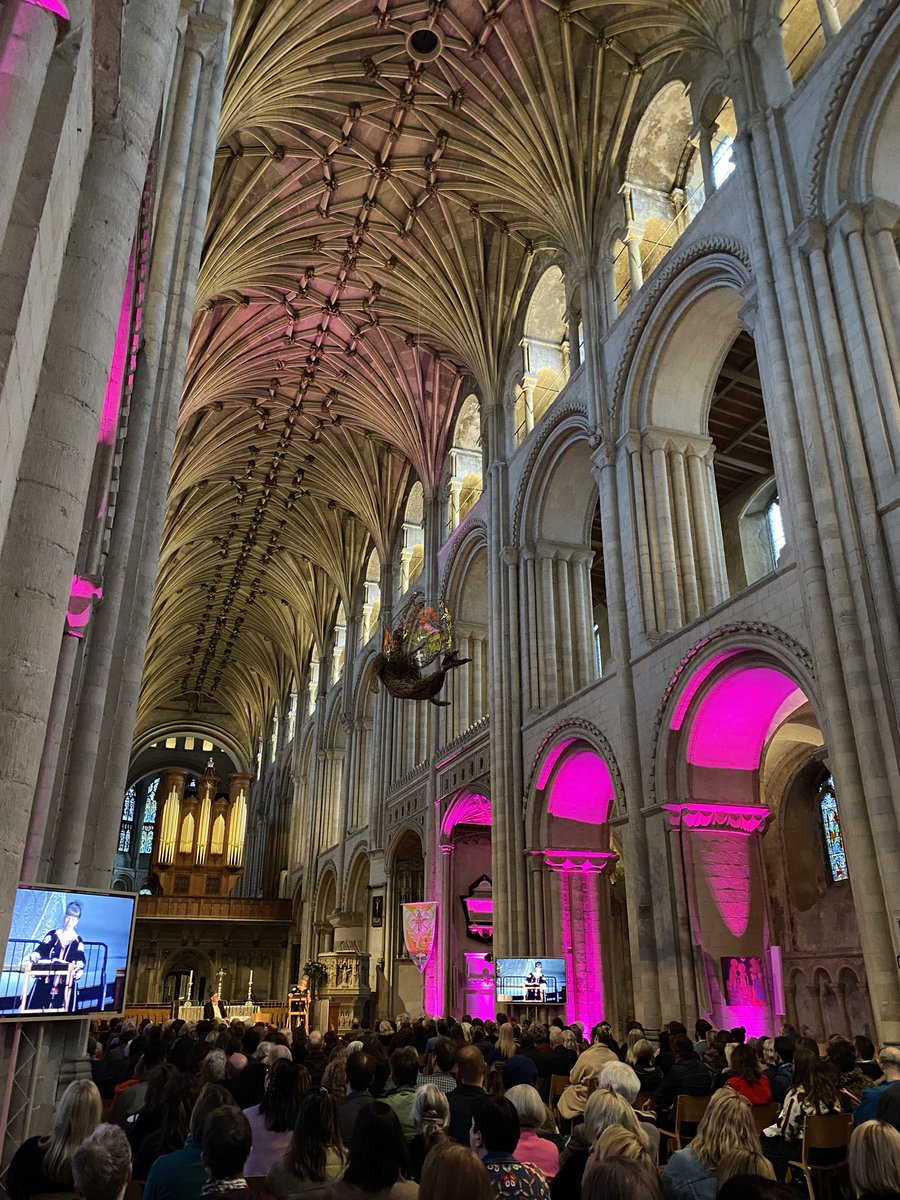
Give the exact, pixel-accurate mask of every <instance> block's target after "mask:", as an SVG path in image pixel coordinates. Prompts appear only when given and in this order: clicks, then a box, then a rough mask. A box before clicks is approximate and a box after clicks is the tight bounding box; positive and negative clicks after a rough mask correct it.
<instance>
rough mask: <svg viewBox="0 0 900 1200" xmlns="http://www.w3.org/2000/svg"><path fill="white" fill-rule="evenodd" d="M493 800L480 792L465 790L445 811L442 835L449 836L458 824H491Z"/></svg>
mask: <svg viewBox="0 0 900 1200" xmlns="http://www.w3.org/2000/svg"><path fill="white" fill-rule="evenodd" d="M490 823H491V802H490V800H489V799H488V798H487V796H482V795H481V793H480V792H463V794H462V795H461V796H457V797H456V799H455V800H452V801H451V802H450V806H449V808H448V809H447V811H446V812H445V813H444V819H443V821H441V836H442V837H445V838H447V837H449V836H450V834H451V833H452V832H453V830H454V829H455V828H456V826H457V825H490Z"/></svg>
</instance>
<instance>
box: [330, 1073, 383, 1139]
mask: <svg viewBox="0 0 900 1200" xmlns="http://www.w3.org/2000/svg"><path fill="white" fill-rule="evenodd" d="M374 1082H375V1060H374V1058H373V1057H372V1056H371V1054H367V1053H366V1052H365V1051H364V1050H357V1051H356V1052H355V1053H353V1054H351V1055H350V1057H349V1058H348V1059H347V1095H346V1096H345V1097H344V1099H343V1100H342V1101H341V1103H340V1105H339V1106H338V1123H339V1125H340V1129H341V1137H342V1138H343V1140H344V1144H345V1145H349V1144H350V1138H351V1137H352V1136H353V1127H354V1125H355V1124H356V1117H357V1114H358V1113H359V1110H360V1109H361V1108H365V1107H366V1105H367V1104H371V1103H372V1101H373V1100H374V1098H375V1097H374V1096H373V1095H372V1084H373V1083H374Z"/></svg>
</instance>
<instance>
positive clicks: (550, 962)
mask: <svg viewBox="0 0 900 1200" xmlns="http://www.w3.org/2000/svg"><path fill="white" fill-rule="evenodd" d="M494 972H495V974H494V978H495V980H496V985H497V1001H498V1003H500V1004H565V1003H566V988H567V982H568V981H567V979H566V960H565V959H564V958H551V957H550V956H549V955H547V956H545V957H543V958H535V957H531V958H498V959H497V961H496V963H495V965H494Z"/></svg>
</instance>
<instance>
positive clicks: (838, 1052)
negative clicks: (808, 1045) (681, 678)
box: [825, 1038, 856, 1075]
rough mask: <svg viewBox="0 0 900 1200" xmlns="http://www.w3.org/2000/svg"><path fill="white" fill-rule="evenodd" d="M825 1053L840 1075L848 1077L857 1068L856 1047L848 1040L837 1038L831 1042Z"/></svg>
mask: <svg viewBox="0 0 900 1200" xmlns="http://www.w3.org/2000/svg"><path fill="white" fill-rule="evenodd" d="M825 1053H826V1056H827V1058H828V1061H829V1062H830V1063H831V1065H832V1066H833V1067H834V1069H835V1070H836V1071H837V1073H838V1075H846V1073H847V1072H848V1071H852V1070H853V1068H854V1067H855V1066H856V1047H855V1046H854V1045H853V1043H852V1042H850V1041H848V1040H847V1038H835V1039H834V1040H833V1041H831V1042H829V1043H828V1048H827V1050H826V1051H825Z"/></svg>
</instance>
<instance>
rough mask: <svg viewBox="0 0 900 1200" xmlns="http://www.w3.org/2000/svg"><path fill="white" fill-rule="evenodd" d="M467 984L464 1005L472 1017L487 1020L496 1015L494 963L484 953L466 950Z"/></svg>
mask: <svg viewBox="0 0 900 1200" xmlns="http://www.w3.org/2000/svg"><path fill="white" fill-rule="evenodd" d="M464 957H465V960H466V986H465V999H464V1001H463V1007H464V1008H465V1010H466V1012H467V1013H468V1014H469V1015H470V1016H472V1017H481V1018H482V1020H487V1019H488V1018H490V1017H493V1015H494V965H493V963H489V962H486V961H485V957H484V954H479V953H477V952H468V951H467V952H466V953H465V955H464Z"/></svg>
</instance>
